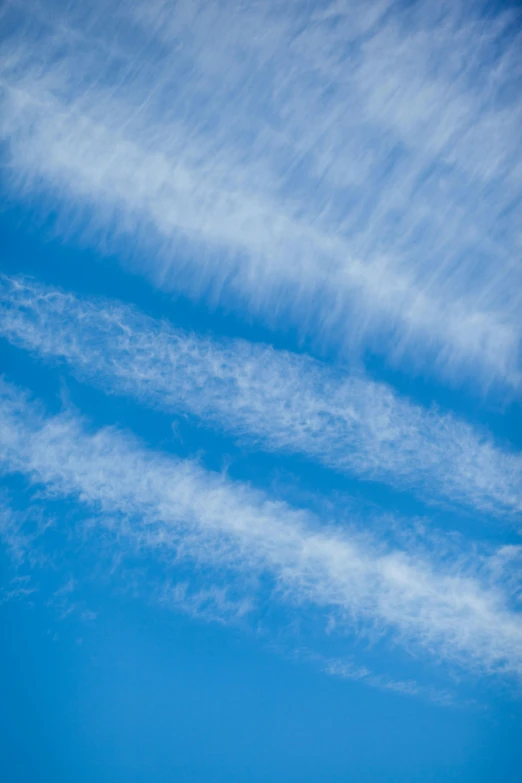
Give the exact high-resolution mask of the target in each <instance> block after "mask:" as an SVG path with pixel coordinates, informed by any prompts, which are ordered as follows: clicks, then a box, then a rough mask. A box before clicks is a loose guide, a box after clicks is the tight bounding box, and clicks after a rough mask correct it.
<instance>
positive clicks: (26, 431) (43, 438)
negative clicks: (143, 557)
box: [0, 383, 522, 675]
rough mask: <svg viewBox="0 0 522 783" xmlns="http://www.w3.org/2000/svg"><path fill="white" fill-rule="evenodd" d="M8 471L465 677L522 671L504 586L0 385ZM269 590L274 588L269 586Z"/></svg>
mask: <svg viewBox="0 0 522 783" xmlns="http://www.w3.org/2000/svg"><path fill="white" fill-rule="evenodd" d="M0 423H1V426H2V443H1V453H0V459H1V463H2V466H3V470H4V471H7V472H18V473H22V474H24V475H25V476H26V477H27V478H28V479H29V480H30V481H31V482H32V483H34V484H36V485H38V486H40V487H42V486H43V488H44V489H45V491H47V493H49V494H51V495H53V496H58V497H64V496H72V497H75V498H77V499H78V500H79V501H80V502H81V503H83V504H86V505H87V506H89V507H90V508H91V509H95V510H96V511H98V512H99V522H100V525H103V524H104V516H105V515H109V516H110V517H111V518H112V520H113V524H114V520H118V519H119V520H120V521H121V522H120V524H121V535H123V534H124V532H125V533H126V534H129V535H131V536H132V537H133V540H134V541H135V542H136V543H137V544H139V546H142V547H144V548H149V549H150V550H151V551H153V550H156V551H161V552H163V553H167V554H168V553H172V554H173V555H174V553H176V555H177V556H178V557H180V556H184V557H187V558H189V559H190V560H191V561H192V562H199V563H202V564H206V565H207V566H211V567H213V568H217V569H225V570H227V571H230V572H231V573H232V572H234V573H241V574H245V575H246V576H247V577H248V580H250V584H252V580H253V579H255V576H256V575H258V576H259V578H261V576H263V575H264V576H265V577H266V578H269V579H270V582H269V584H267V585H265V588H264V589H265V590H267V589H268V590H269V592H270V596H271V599H272V600H279V601H283V602H284V603H285V604H287V605H290V606H293V607H301V609H302V610H306V608H307V607H309V608H310V609H312V608H314V607H315V608H316V609H319V610H323V611H324V610H328V611H329V612H334V613H336V615H337V617H338V621H339V623H342V624H343V626H344V627H345V628H351V629H354V628H357V630H358V632H360V633H364V632H365V631H371V632H372V633H378V634H382V635H384V636H388V637H390V638H391V639H393V640H394V641H395V642H400V643H401V644H405V645H407V646H409V647H412V648H415V649H417V650H424V651H427V652H429V653H430V654H432V655H435V656H437V657H438V658H439V659H442V660H446V661H453V662H458V663H460V664H461V665H463V666H464V667H465V668H467V669H472V670H479V671H487V672H490V673H493V672H504V673H507V674H509V673H510V674H516V675H520V674H522V624H521V622H520V614H519V613H518V612H516V611H514V610H513V609H512V608H511V607H510V601H509V600H508V597H507V594H505V593H504V591H503V589H502V585H501V584H485V583H483V581H482V580H481V578H480V575H479V574H475V573H473V572H472V569H471V571H468V570H466V568H464V567H463V564H462V562H458V563H457V564H456V565H455V566H454V567H452V566H451V565H450V564H447V563H446V564H443V563H442V562H439V563H437V562H436V561H435V560H432V561H430V560H426V559H423V558H418V557H417V556H415V555H414V554H411V553H408V552H407V551H397V550H386V549H384V548H383V547H382V546H381V547H379V546H377V545H375V544H372V543H371V542H370V541H369V539H368V537H362V536H360V535H358V534H357V533H356V532H353V531H352V532H349V531H348V530H346V532H344V533H343V532H342V531H340V530H338V529H337V530H334V529H332V528H329V527H328V526H325V525H322V524H320V523H319V520H318V519H317V518H315V517H314V516H313V514H311V513H309V512H307V511H305V510H299V509H295V508H292V507H290V506H288V505H287V504H286V503H284V502H281V501H275V500H272V499H270V498H269V497H267V496H266V495H265V494H263V493H261V492H258V491H255V490H254V489H252V488H251V487H249V486H246V485H244V484H240V483H237V482H233V481H230V480H229V479H228V478H226V477H225V476H222V475H219V474H216V473H212V472H209V471H206V470H204V469H202V468H201V467H200V466H199V465H197V464H196V463H194V462H191V461H181V460H178V459H175V458H173V457H168V456H166V455H163V454H161V453H157V452H152V451H150V450H147V449H145V448H143V446H141V445H140V444H139V443H138V442H137V441H135V440H134V439H133V438H131V437H130V436H128V435H126V434H123V433H120V432H118V431H115V430H113V429H104V430H99V431H96V432H93V431H90V430H89V429H88V428H87V427H86V425H85V424H84V423H83V422H82V421H81V420H79V419H78V418H76V417H74V416H71V415H58V416H54V417H49V416H47V415H45V414H44V413H43V412H42V411H41V409H40V408H39V407H38V406H37V405H36V404H34V403H33V402H31V401H29V400H28V399H27V397H26V396H25V395H24V394H23V393H21V392H20V391H19V390H18V389H17V388H16V387H13V386H10V385H8V384H6V383H3V384H2V396H1V403H0ZM270 584H271V587H270V586H269V585H270Z"/></svg>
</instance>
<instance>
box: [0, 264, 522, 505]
mask: <svg viewBox="0 0 522 783" xmlns="http://www.w3.org/2000/svg"><path fill="white" fill-rule="evenodd" d="M0 312H1V315H2V318H1V321H0V335H1V336H3V337H5V338H7V339H8V340H10V341H11V342H12V343H13V344H14V345H16V346H18V347H21V348H23V349H26V350H29V351H31V352H33V353H36V354H38V355H39V356H40V357H41V358H42V359H43V360H45V361H48V360H51V361H56V360H59V361H65V362H66V363H67V364H68V366H69V367H70V369H71V371H72V372H73V374H76V375H77V377H79V378H80V379H83V380H87V381H88V382H90V383H93V384H95V385H97V386H99V387H101V388H102V389H103V390H105V391H107V392H110V393H118V394H124V395H129V396H131V397H133V398H135V399H137V400H138V401H140V402H142V403H144V404H146V405H149V406H153V407H156V408H159V409H161V410H163V411H166V412H168V413H172V414H179V413H189V414H191V415H194V416H196V417H198V418H199V419H201V420H203V421H204V422H205V423H206V424H207V425H210V426H213V427H216V428H218V429H220V430H221V431H224V432H226V433H229V434H231V435H232V436H234V437H237V438H239V439H240V440H241V441H242V442H243V443H245V444H249V445H250V446H255V447H259V446H260V447H262V448H264V449H266V450H270V451H279V452H286V453H293V454H299V455H302V456H304V457H305V458H307V459H311V460H314V461H318V462H320V463H322V464H323V465H325V466H326V467H328V468H331V469H334V470H336V471H339V472H342V473H346V474H351V475H355V476H358V477H359V478H362V479H365V480H371V481H381V482H385V483H387V484H388V485H391V486H392V487H394V488H397V489H401V490H404V489H405V490H409V491H412V490H413V491H414V492H415V493H416V494H417V495H418V496H420V497H421V498H423V499H428V500H430V499H431V500H437V501H446V502H448V501H449V502H451V503H459V504H464V505H465V506H467V507H469V508H471V509H473V510H474V511H476V512H481V513H491V514H493V515H496V516H497V517H504V518H510V517H511V518H513V519H516V518H517V516H518V515H519V514H520V512H521V511H522V495H521V487H522V457H521V455H520V454H517V453H515V452H511V451H509V450H506V449H503V448H501V447H499V446H496V445H495V444H494V442H493V441H492V440H491V439H489V438H488V437H487V436H485V435H484V434H482V433H478V432H476V431H475V430H474V429H473V428H472V427H471V426H470V425H468V424H467V423H465V422H463V421H460V420H459V419H457V418H456V417H455V416H453V415H451V414H442V413H439V412H437V411H436V410H429V409H424V408H422V407H420V406H418V405H415V404H413V403H411V402H409V401H408V400H406V399H403V398H401V397H399V396H397V395H396V394H395V393H394V392H393V391H392V390H391V389H390V388H389V387H388V386H386V385H384V384H379V383H374V382H372V381H370V380H368V379H364V378H362V377H351V376H349V375H347V374H345V373H344V372H342V371H340V370H339V369H336V368H332V367H328V366H326V365H323V364H321V363H320V362H317V361H314V360H312V359H310V358H309V357H307V356H301V355H296V354H290V353H287V352H284V351H276V350H273V349H271V348H269V347H267V346H264V345H261V344H253V343H248V342H246V341H242V340H229V341H225V340H218V339H214V340H211V339H208V338H203V337H198V336H197V335H194V334H188V333H186V332H184V331H182V330H179V329H175V328H173V327H172V326H170V325H169V324H168V323H167V322H164V321H162V322H159V321H155V320H154V319H152V318H149V317H147V316H145V315H143V314H141V313H140V312H139V311H136V310H135V309H133V308H131V307H129V306H126V305H122V304H119V303H117V302H114V301H113V300H96V299H86V298H83V299H82V298H78V297H76V296H74V295H72V294H67V293H63V292H61V291H59V290H57V289H53V288H48V287H46V286H44V285H41V284H39V283H38V282H36V281H34V280H29V279H26V278H7V277H4V278H1V279H0Z"/></svg>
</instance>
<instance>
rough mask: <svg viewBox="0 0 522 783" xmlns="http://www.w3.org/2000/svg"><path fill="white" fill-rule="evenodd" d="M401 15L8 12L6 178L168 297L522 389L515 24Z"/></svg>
mask: <svg viewBox="0 0 522 783" xmlns="http://www.w3.org/2000/svg"><path fill="white" fill-rule="evenodd" d="M407 5H408V4H404V6H403V4H401V3H387V2H382V3H375V4H365V3H361V2H356V1H355V0H353V2H347V3H331V4H329V5H327V6H326V7H324V8H323V9H322V10H319V9H317V8H313V6H309V5H308V4H305V3H299V2H294V3H289V4H285V5H284V7H281V6H280V4H277V3H274V4H271V3H258V4H256V3H254V4H247V5H244V4H241V5H240V4H237V3H233V2H226V1H225V2H218V3H215V4H212V6H211V7H209V4H208V3H198V2H190V3H187V2H178V3H173V4H171V3H163V2H161V1H160V2H153V3H150V2H149V3H141V2H135V3H130V4H128V3H126V4H121V5H120V4H118V3H108V4H104V6H103V7H102V6H101V5H100V4H97V3H91V4H87V5H86V6H85V7H83V6H82V9H81V10H77V11H75V10H74V9H72V10H71V9H70V8H68V7H67V6H66V5H64V4H61V3H57V7H56V14H55V15H54V19H55V20H56V21H54V22H51V23H50V22H49V21H48V19H49V16H50V15H49V14H48V13H46V14H45V15H44V14H43V13H42V12H41V11H40V14H41V15H40V17H39V16H38V13H37V9H38V8H39V6H38V3H34V4H32V3H30V4H29V7H30V8H31V9H32V10H33V11H35V12H36V13H33V15H32V22H31V24H30V25H29V24H28V22H27V14H28V11H27V8H26V7H24V6H23V5H19V4H17V3H14V5H13V6H12V10H11V14H12V16H13V21H12V24H11V25H10V28H11V29H12V33H11V36H10V37H9V40H8V41H7V42H6V44H5V46H4V52H5V54H4V56H3V58H2V62H1V65H0V80H1V85H2V115H3V118H2V123H1V127H0V134H1V137H2V138H3V139H4V141H5V142H6V145H7V150H8V153H7V158H6V161H7V167H8V170H9V173H10V175H11V181H12V183H13V184H14V186H16V187H18V188H19V189H20V191H21V192H22V193H34V192H44V193H46V194H48V195H49V194H51V195H52V197H53V199H55V202H54V203H55V204H57V205H58V206H60V205H61V206H60V209H61V210H62V212H63V211H65V212H66V211H67V210H68V209H69V208H70V207H71V205H72V207H73V208H74V207H78V208H80V209H82V210H86V212H85V214H87V215H88V216H89V218H90V220H91V221H92V222H93V223H94V224H95V225H96V226H97V227H98V229H100V230H102V232H103V233H104V235H106V236H107V235H108V234H109V235H110V234H120V235H125V236H130V237H132V239H133V242H134V241H135V240H136V239H137V238H139V239H140V241H141V242H142V243H143V247H144V248H146V249H147V252H146V253H144V254H143V256H141V255H140V254H139V253H138V256H140V258H141V260H138V259H137V258H135V259H134V261H132V262H131V264H138V266H139V267H140V268H141V269H142V271H145V273H146V274H147V275H148V276H149V278H150V279H152V280H153V281H154V282H155V283H156V284H158V285H161V286H164V287H166V288H178V289H182V290H185V291H188V292H190V293H191V294H193V295H201V294H202V293H206V292H208V291H209V290H211V291H212V292H213V295H214V296H217V297H222V298H224V300H225V301H231V302H233V303H235V304H236V305H238V306H241V307H247V308H248V309H250V310H252V311H254V312H257V313H262V314H263V315H264V316H266V317H268V316H269V317H270V318H272V319H273V320H275V321H277V319H278V318H280V317H282V316H283V315H284V316H285V317H287V316H289V317H291V318H292V319H293V320H294V322H295V323H296V324H297V325H298V326H300V327H301V328H302V329H303V330H306V329H308V328H309V327H310V326H313V329H314V331H315V332H316V331H317V330H319V331H322V332H323V334H324V335H328V337H329V338H332V335H333V332H334V331H335V333H336V335H337V336H338V338H339V339H340V341H341V343H343V344H345V345H352V346H360V345H371V346H372V347H373V348H374V349H377V350H381V349H382V350H384V352H385V353H386V354H387V355H388V356H389V357H392V358H394V357H399V356H401V355H402V354H404V353H406V354H407V355H408V356H409V357H410V359H411V358H414V359H415V360H418V361H420V362H422V363H424V364H426V362H430V365H431V364H432V363H433V362H435V363H438V365H439V366H440V367H441V368H444V369H445V370H446V371H447V372H454V371H458V372H459V373H461V372H463V371H465V372H471V373H472V375H473V377H474V378H477V379H480V381H481V383H483V384H486V385H487V384H488V383H490V382H492V381H501V382H503V383H508V384H509V385H511V386H514V387H519V385H520V377H521V376H520V345H521V328H520V320H519V317H518V313H519V312H520V306H521V299H520V291H521V290H522V285H521V282H522V281H521V278H520V271H519V270H517V268H516V266H515V265H514V264H513V258H515V257H517V256H518V254H519V251H520V246H521V234H520V228H519V226H520V223H519V220H518V209H519V204H520V199H521V195H522V161H521V158H520V150H519V145H518V137H519V133H518V128H519V127H520V118H521V115H522V100H521V97H520V92H519V90H518V88H517V86H516V83H515V82H516V79H515V76H516V73H517V55H516V52H517V50H519V46H520V41H519V40H518V38H517V33H516V25H515V24H514V19H513V17H512V16H510V15H509V14H504V15H502V14H501V15H497V16H496V17H495V16H491V15H490V16H489V18H488V20H487V23H486V22H485V20H484V19H483V18H482V17H481V8H482V7H481V6H480V4H478V5H477V8H476V9H475V11H474V12H473V13H468V14H464V13H463V9H464V6H465V5H466V4H465V3H464V2H462V3H461V2H457V3H441V4H437V10H435V9H434V8H433V4H430V3H429V2H425V3H418V4H416V8H415V10H414V11H412V10H411V9H410V10H409V11H408V8H407ZM439 5H440V7H439ZM466 7H467V6H466ZM482 10H484V9H482ZM468 11H469V9H468ZM86 31H88V32H86ZM259 31H263V34H260V33H259ZM137 42H138V44H139V46H137ZM499 51H501V52H502V54H499ZM518 67H519V66H518ZM80 223H82V225H85V221H80ZM122 255H124V253H123V254H122Z"/></svg>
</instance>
